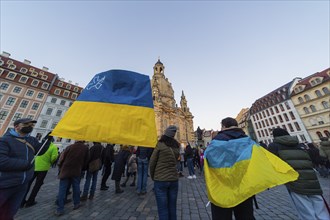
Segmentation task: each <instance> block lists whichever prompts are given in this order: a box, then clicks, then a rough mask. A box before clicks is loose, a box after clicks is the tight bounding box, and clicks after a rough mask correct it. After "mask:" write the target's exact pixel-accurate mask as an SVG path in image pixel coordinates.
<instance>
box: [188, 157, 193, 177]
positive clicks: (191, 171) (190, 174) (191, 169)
mask: <svg viewBox="0 0 330 220" xmlns="http://www.w3.org/2000/svg"><path fill="white" fill-rule="evenodd" d="M187 160H188V161H187V163H188V171H189V176H192V175H195V170H194V162H193V158H188V159H187Z"/></svg>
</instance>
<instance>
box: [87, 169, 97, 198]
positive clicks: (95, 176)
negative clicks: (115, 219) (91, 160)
mask: <svg viewBox="0 0 330 220" xmlns="http://www.w3.org/2000/svg"><path fill="white" fill-rule="evenodd" d="M98 173H99V171H98V170H97V171H95V172H94V173H90V172H88V171H87V174H86V180H85V185H84V192H83V196H87V195H88V190H89V186H90V183H91V179H92V186H91V189H90V192H89V195H94V193H95V189H96V182H97V174H98Z"/></svg>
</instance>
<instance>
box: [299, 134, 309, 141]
mask: <svg viewBox="0 0 330 220" xmlns="http://www.w3.org/2000/svg"><path fill="white" fill-rule="evenodd" d="M299 136H300V139H301V142H305V141H307V140H306V138H305V135H303V134H301V135H299Z"/></svg>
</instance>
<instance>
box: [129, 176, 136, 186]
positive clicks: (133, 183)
mask: <svg viewBox="0 0 330 220" xmlns="http://www.w3.org/2000/svg"><path fill="white" fill-rule="evenodd" d="M135 178H136V176H134V177H133V182H132V183H131V185H130V186H135Z"/></svg>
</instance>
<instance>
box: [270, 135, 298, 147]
mask: <svg viewBox="0 0 330 220" xmlns="http://www.w3.org/2000/svg"><path fill="white" fill-rule="evenodd" d="M274 143H278V144H283V145H286V146H292V147H294V146H297V144H299V140H298V138H297V137H293V136H290V135H284V136H279V137H275V138H274Z"/></svg>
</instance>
